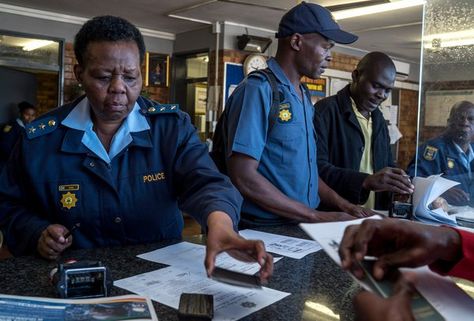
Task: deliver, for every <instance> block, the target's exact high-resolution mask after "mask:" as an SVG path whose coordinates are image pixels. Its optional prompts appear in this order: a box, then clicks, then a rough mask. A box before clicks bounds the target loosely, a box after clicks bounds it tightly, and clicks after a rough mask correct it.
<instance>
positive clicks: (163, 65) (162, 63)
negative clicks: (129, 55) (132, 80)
mask: <svg viewBox="0 0 474 321" xmlns="http://www.w3.org/2000/svg"><path fill="white" fill-rule="evenodd" d="M169 60H170V57H169V56H168V55H164V54H157V53H151V52H147V53H146V57H145V86H157V87H168V78H169V64H170V62H169Z"/></svg>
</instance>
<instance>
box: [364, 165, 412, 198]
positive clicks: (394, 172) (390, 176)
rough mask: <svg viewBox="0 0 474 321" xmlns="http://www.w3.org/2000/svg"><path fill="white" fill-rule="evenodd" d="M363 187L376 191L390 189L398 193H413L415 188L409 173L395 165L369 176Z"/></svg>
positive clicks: (389, 190)
mask: <svg viewBox="0 0 474 321" xmlns="http://www.w3.org/2000/svg"><path fill="white" fill-rule="evenodd" d="M362 187H363V188H365V189H367V190H371V191H374V192H385V191H388V192H394V193H398V194H412V193H413V191H414V189H415V186H414V185H413V184H412V183H411V180H410V177H409V176H408V175H407V173H405V172H404V171H403V170H402V169H400V168H393V167H385V168H383V169H381V170H379V171H378V172H376V173H374V174H372V175H369V176H367V178H366V179H365V180H364V182H363V183H362Z"/></svg>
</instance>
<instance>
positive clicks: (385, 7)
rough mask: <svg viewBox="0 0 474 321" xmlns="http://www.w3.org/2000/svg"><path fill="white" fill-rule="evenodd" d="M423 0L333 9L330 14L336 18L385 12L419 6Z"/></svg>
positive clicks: (406, 0)
mask: <svg viewBox="0 0 474 321" xmlns="http://www.w3.org/2000/svg"><path fill="white" fill-rule="evenodd" d="M425 2H426V1H425V0H400V1H395V2H389V3H382V4H376V5H373V6H367V7H360V8H353V9H347V10H340V11H333V12H332V15H333V16H334V18H335V19H336V20H342V19H348V18H354V17H359V16H365V15H369V14H374V13H381V12H387V11H392V10H398V9H404V8H410V7H415V6H421V5H423V4H424V3H425Z"/></svg>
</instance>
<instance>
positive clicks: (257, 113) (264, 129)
mask: <svg viewBox="0 0 474 321" xmlns="http://www.w3.org/2000/svg"><path fill="white" fill-rule="evenodd" d="M276 37H277V38H278V50H277V53H276V56H275V58H274V59H270V60H269V61H268V66H269V70H270V71H271V72H272V73H273V74H274V75H275V78H276V82H277V86H278V91H279V92H280V104H279V109H278V110H277V111H275V112H274V111H270V109H271V105H272V103H271V102H272V89H271V86H270V84H269V82H268V81H267V80H266V79H265V77H264V76H261V75H252V76H250V77H248V78H247V79H245V80H244V81H243V82H242V83H241V84H240V85H239V86H238V87H237V88H236V89H235V91H234V92H233V94H232V96H231V97H230V98H229V101H228V102H227V105H226V109H228V117H227V123H226V128H227V133H226V135H225V137H228V138H229V139H228V141H227V142H226V143H227V144H226V156H227V170H228V173H229V176H230V177H231V179H232V182H233V183H234V184H235V185H236V186H237V188H238V189H239V190H240V192H241V194H242V195H243V196H244V203H243V207H242V220H241V223H242V224H241V227H246V226H255V225H273V224H284V223H287V222H294V221H305V222H319V221H326V220H328V221H330V220H345V219H351V218H353V217H352V216H350V215H347V214H345V213H337V212H325V213H324V212H319V211H317V210H315V209H316V208H317V207H318V205H319V203H320V197H321V199H322V201H323V202H325V203H328V204H331V205H334V206H335V207H336V208H338V209H339V210H343V211H345V212H349V213H351V214H353V215H356V216H359V215H365V213H364V212H361V211H360V208H359V207H357V206H354V205H353V204H350V203H349V202H347V201H345V200H343V199H342V198H341V197H339V196H338V195H337V194H336V193H334V191H332V190H331V189H329V188H328V187H327V185H326V184H324V183H323V182H322V181H320V180H319V178H318V169H317V165H316V139H315V135H314V131H313V130H314V129H313V123H312V119H313V107H312V104H311V101H310V100H309V99H308V97H307V95H306V94H305V89H304V87H303V86H302V85H301V82H300V79H301V77H302V76H307V77H310V78H318V77H319V76H320V75H321V73H323V72H324V69H325V68H327V66H328V64H329V61H330V60H331V54H330V52H331V48H332V47H333V46H334V42H339V43H352V42H354V41H355V40H356V39H357V37H356V36H355V35H352V34H350V33H347V32H345V31H342V30H341V29H340V28H339V25H338V24H337V23H336V22H335V21H334V20H333V18H332V16H331V13H330V12H329V11H328V10H327V9H325V8H323V7H321V6H319V5H317V4H314V3H306V2H302V3H300V4H299V5H297V6H295V7H294V8H292V9H291V10H290V11H288V12H287V13H286V14H285V15H284V16H283V17H282V19H281V21H280V25H279V28H278V33H277V34H276ZM269 114H270V117H271V120H269ZM270 123H272V124H274V125H273V126H272V128H271V131H269V127H270ZM318 192H319V195H318Z"/></svg>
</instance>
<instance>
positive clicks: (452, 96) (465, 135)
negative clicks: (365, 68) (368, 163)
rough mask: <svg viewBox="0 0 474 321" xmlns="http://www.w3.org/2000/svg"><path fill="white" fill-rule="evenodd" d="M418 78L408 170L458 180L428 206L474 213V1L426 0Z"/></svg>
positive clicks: (458, 212) (412, 174) (423, 175)
mask: <svg viewBox="0 0 474 321" xmlns="http://www.w3.org/2000/svg"><path fill="white" fill-rule="evenodd" d="M421 80H422V81H421V91H420V110H419V120H418V148H417V154H416V156H415V157H414V158H413V160H412V162H411V164H410V165H409V168H408V173H409V175H411V176H415V175H416V176H421V177H427V176H429V175H433V174H443V175H442V176H443V177H445V178H447V179H451V180H454V181H456V182H458V183H459V185H456V186H454V187H452V188H450V189H448V190H447V191H446V192H444V193H443V194H442V195H441V199H437V200H436V202H434V204H433V203H432V204H430V209H432V210H433V209H435V208H437V207H441V208H444V209H445V211H447V212H449V213H450V214H452V213H456V214H460V213H465V212H466V213H467V212H469V213H471V215H470V216H471V217H473V218H474V211H473V209H472V208H471V207H474V184H472V170H474V152H473V145H472V139H473V137H474V1H472V0H427V2H426V5H425V12H424V28H423V56H422V70H421ZM460 215H461V214H460ZM466 215H467V214H466ZM446 217H448V216H447V215H446ZM451 219H452V221H453V222H454V224H456V220H455V219H454V218H453V217H452V216H451ZM438 223H439V222H438ZM441 223H443V222H441Z"/></svg>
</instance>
